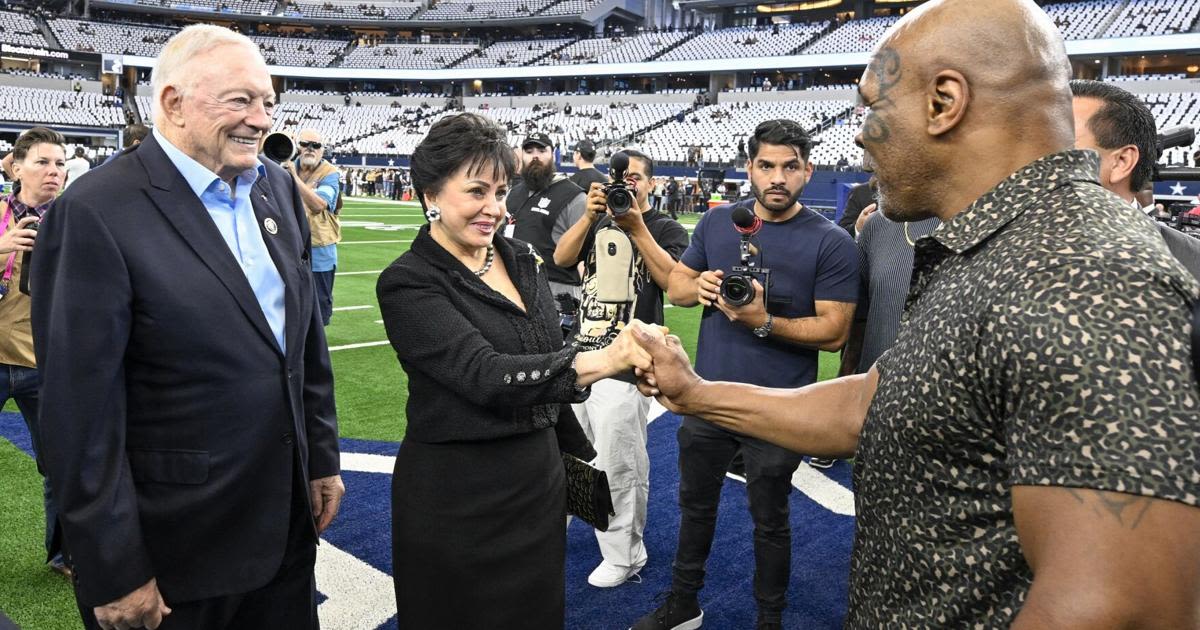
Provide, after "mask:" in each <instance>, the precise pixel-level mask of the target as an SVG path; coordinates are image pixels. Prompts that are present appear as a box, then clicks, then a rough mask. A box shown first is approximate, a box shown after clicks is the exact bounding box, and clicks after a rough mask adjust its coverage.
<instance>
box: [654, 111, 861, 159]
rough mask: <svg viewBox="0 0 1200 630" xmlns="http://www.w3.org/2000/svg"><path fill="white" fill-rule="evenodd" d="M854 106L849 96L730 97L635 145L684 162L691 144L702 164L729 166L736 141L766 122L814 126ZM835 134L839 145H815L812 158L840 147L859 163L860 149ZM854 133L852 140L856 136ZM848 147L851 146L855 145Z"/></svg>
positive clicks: (735, 149) (657, 130) (662, 128)
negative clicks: (757, 99) (698, 150)
mask: <svg viewBox="0 0 1200 630" xmlns="http://www.w3.org/2000/svg"><path fill="white" fill-rule="evenodd" d="M852 106H853V103H852V102H850V101H848V100H812V101H762V102H746V103H738V102H734V101H727V102H723V103H719V104H716V105H710V106H708V107H702V108H699V109H697V110H696V111H695V112H693V113H691V114H688V115H686V116H684V117H683V120H682V121H680V120H678V119H677V118H675V119H671V120H670V122H668V123H667V124H665V125H663V126H661V127H658V128H657V129H654V130H652V131H650V132H648V133H646V134H645V135H644V136H643V137H642V138H641V139H640V140H638V141H635V143H634V144H635V145H636V146H639V147H640V148H641V149H642V150H643V151H645V152H646V153H647V154H649V155H650V156H651V157H654V158H655V159H658V160H666V161H672V162H685V161H687V160H688V153H689V150H690V149H691V147H701V149H702V159H703V161H704V162H706V163H710V164H712V163H715V164H731V163H733V162H734V160H735V159H736V158H737V145H738V140H739V139H745V138H747V137H748V136H749V134H750V132H752V131H754V128H755V127H756V126H758V124H759V123H760V122H762V121H764V120H768V119H772V118H792V119H794V120H798V121H801V122H802V123H804V126H805V127H809V128H812V127H816V126H817V125H818V124H819V123H820V122H821V121H823V120H825V119H827V118H829V117H833V116H835V115H836V114H839V113H841V112H844V111H846V110H847V109H849V108H851V107H852ZM843 131H844V130H843ZM835 135H837V139H838V142H837V143H836V144H837V146H836V148H828V149H826V148H821V149H820V153H818V150H817V149H814V151H813V155H814V160H815V159H816V158H817V156H818V155H820V156H823V155H824V154H825V153H831V152H834V151H837V152H841V153H843V154H845V155H846V156H847V158H849V159H850V161H851V162H861V160H862V157H861V150H859V149H857V147H855V150H854V151H849V150H848V149H846V148H845V146H844V144H845V143H844V142H843V141H842V138H841V134H835ZM850 137H851V138H853V134H850ZM831 138H833V136H831ZM818 146H820V145H818ZM850 146H852V147H853V143H851V144H850ZM836 160H837V153H834V155H833V160H832V161H829V162H827V163H828V164H832V163H833V162H834V161H836Z"/></svg>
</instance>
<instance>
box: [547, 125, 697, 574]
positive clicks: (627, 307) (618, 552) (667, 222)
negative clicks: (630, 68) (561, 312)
mask: <svg viewBox="0 0 1200 630" xmlns="http://www.w3.org/2000/svg"><path fill="white" fill-rule="evenodd" d="M625 153H626V154H627V155H628V156H629V168H628V169H627V170H626V171H625V184H626V185H627V186H629V188H630V189H631V191H632V192H633V195H634V199H635V203H636V207H633V208H631V209H629V211H627V212H625V213H624V214H622V215H619V216H614V215H613V214H612V213H611V212H610V211H609V210H608V203H607V197H606V195H605V194H604V190H603V189H602V187H601V184H599V183H593V184H592V185H591V188H590V189H589V192H588V196H587V202H588V204H587V212H586V213H585V214H584V216H583V217H581V218H580V219H579V221H578V222H576V223H575V225H574V226H572V227H571V229H569V230H567V232H566V233H565V234H563V237H562V239H561V240H560V241H559V242H558V247H557V249H555V251H554V262H555V263H556V264H559V265H562V266H564V267H573V266H575V265H576V264H577V263H579V262H580V261H583V262H584V267H585V269H586V272H585V273H584V278H583V304H582V305H581V308H580V315H579V322H580V323H579V334H578V335H576V337H575V340H574V344H575V345H576V346H577V347H578V348H579V351H580V352H583V351H586V350H599V349H601V348H605V347H607V346H608V345H609V344H611V343H612V342H613V340H614V339H616V337H617V335H618V334H620V332H621V330H622V329H624V328H625V326H626V325H628V324H629V321H630V320H631V319H634V318H636V319H638V320H640V321H643V322H648V323H653V324H659V325H661V324H662V323H663V295H662V294H663V289H664V288H666V286H667V281H668V279H669V278H670V275H671V269H672V268H673V267H674V266H675V261H676V260H678V259H679V255H680V254H682V253H683V250H685V249H687V246H688V236H687V231H685V230H684V229H683V226H681V225H679V223H678V222H677V221H675V220H674V219H671V218H669V217H667V216H666V215H665V214H663V213H662V212H660V211H658V210H654V209H651V207H650V201H649V195H650V191H651V190H652V188H653V187H654V161H653V160H652V159H650V157H649V156H647V155H645V154H643V153H640V152H638V151H634V150H631V149H627V150H626V151H625ZM610 236H616V237H618V239H617V240H618V242H621V243H624V242H626V236H627V237H628V239H627V241H628V242H629V243H630V244H631V245H632V254H631V256H632V261H631V264H628V265H627V264H626V263H625V261H624V260H622V261H621V262H620V263H619V264H618V267H619V269H617V270H616V271H617V273H618V274H619V276H618V279H620V280H622V281H624V278H626V277H627V274H628V273H629V271H628V270H629V269H632V270H633V273H634V278H633V288H634V295H633V296H632V297H633V299H632V300H631V301H629V302H624V303H611V302H602V301H601V299H602V295H603V294H602V292H601V289H600V285H601V283H602V282H603V281H602V280H601V278H600V276H601V275H602V274H601V273H598V267H597V255H596V249H597V246H596V243H597V242H604V241H605V240H607V238H606V237H610ZM601 247H603V245H601ZM609 260H613V258H611V257H610V258H609ZM610 269H611V267H610ZM608 271H609V269H606V270H604V271H603V272H602V273H608ZM605 297H608V296H605ZM573 407H574V409H575V415H576V416H578V417H579V423H580V424H581V425H583V428H584V431H585V432H586V433H587V436H588V439H590V440H591V441H592V443H593V445H595V447H596V452H597V453H598V458H597V460H596V465H597V466H598V467H600V468H601V469H602V470H604V471H605V472H607V473H608V484H609V487H610V488H611V490H612V502H613V508H614V511H615V512H616V516H614V517H613V518H612V520H610V521H609V526H608V530H607V531H603V532H601V531H597V532H596V540H597V541H598V542H599V543H600V554H601V555H602V556H603V558H604V559H603V561H602V562H601V563H600V566H598V567H596V569H595V570H594V571H592V573H591V575H589V576H588V583H589V584H591V585H592V586H597V587H600V588H610V587H614V586H619V585H621V584H623V583H624V582H625V581H626V580H628V579H630V578H631V577H633V576H634V575H636V574H637V572H638V571H640V570H641V568H642V567H643V566H645V564H646V559H647V557H646V546H645V544H643V542H642V541H643V538H644V535H643V532H644V531H645V528H646V505H647V501H648V498H649V492H650V460H649V457H648V456H647V453H646V421H647V415H648V414H649V411H650V399H649V398H646V397H645V396H643V395H642V394H641V393H639V392H638V390H637V385H636V384H635V382H634V379H633V377H632V375H629V377H628V378H625V379H621V378H607V379H604V380H601V381H598V382H596V383H593V384H592V395H591V396H590V397H589V398H588V399H587V400H586V401H584V402H582V403H580V404H577V405H573Z"/></svg>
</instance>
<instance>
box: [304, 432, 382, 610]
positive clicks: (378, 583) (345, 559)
mask: <svg viewBox="0 0 1200 630" xmlns="http://www.w3.org/2000/svg"><path fill="white" fill-rule="evenodd" d="M342 461H345V456H344V455H343V457H342ZM389 472H390V471H389ZM315 573H316V580H317V590H319V591H321V593H322V594H323V595H325V601H323V602H321V605H320V606H319V607H318V608H317V616H318V617H320V619H321V627H322V628H327V629H330V630H375V629H376V628H378V627H380V626H382V625H383V624H384V622H386V621H387V620H388V619H391V618H392V616H393V615H395V614H396V591H395V590H394V588H395V587H394V586H393V585H392V576H390V575H388V574H386V573H384V572H383V571H380V570H379V569H376V568H375V567H373V566H371V565H369V564H367V563H366V562H363V561H362V560H359V559H358V558H355V557H354V556H353V555H351V554H349V553H346V552H345V551H342V550H341V549H338V548H337V547H335V546H333V545H332V544H330V542H329V541H327V540H322V541H321V544H320V545H317V566H316V569H315Z"/></svg>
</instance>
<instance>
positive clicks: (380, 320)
mask: <svg viewBox="0 0 1200 630" xmlns="http://www.w3.org/2000/svg"><path fill="white" fill-rule="evenodd" d="M375 323H376V324H382V323H383V320H382V319H377V320H375Z"/></svg>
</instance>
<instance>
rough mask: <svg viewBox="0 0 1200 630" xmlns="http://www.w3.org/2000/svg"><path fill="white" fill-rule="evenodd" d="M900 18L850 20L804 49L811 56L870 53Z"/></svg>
mask: <svg viewBox="0 0 1200 630" xmlns="http://www.w3.org/2000/svg"><path fill="white" fill-rule="evenodd" d="M899 19H900V18H899V17H898V16H889V17H877V18H867V19H865V20H850V21H847V22H845V23H844V24H842V25H841V26H839V27H837V28H836V29H835V30H834V31H833V32H832V33H830V34H828V35H826V36H824V37H822V38H820V39H818V40H817V41H816V42H814V43H813V45H811V46H809V47H808V48H805V49H804V53H806V54H810V55H822V54H831V53H851V52H870V51H871V49H872V48H874V47H875V43H876V42H878V41H879V38H880V37H882V36H883V33H884V31H886V30H888V28H890V27H891V26H892V25H893V24H895V23H896V20H899Z"/></svg>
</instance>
